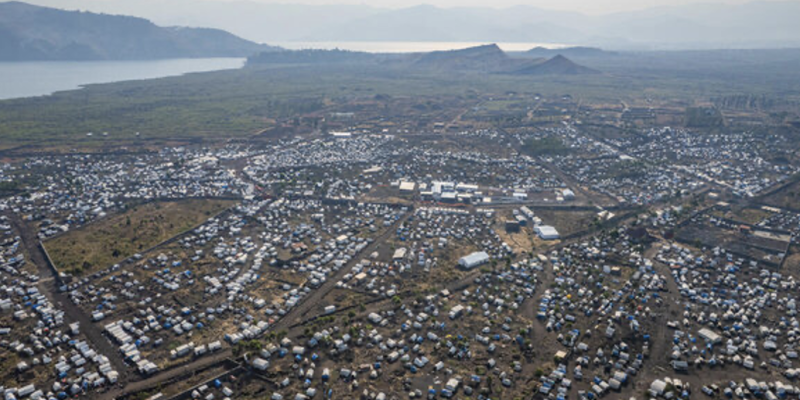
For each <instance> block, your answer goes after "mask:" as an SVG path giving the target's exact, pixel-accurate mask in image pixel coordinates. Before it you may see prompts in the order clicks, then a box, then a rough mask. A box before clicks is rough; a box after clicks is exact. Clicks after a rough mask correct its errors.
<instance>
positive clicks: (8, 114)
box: [0, 52, 800, 147]
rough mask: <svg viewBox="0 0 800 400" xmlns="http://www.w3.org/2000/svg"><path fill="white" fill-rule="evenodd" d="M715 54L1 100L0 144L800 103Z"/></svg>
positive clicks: (783, 87) (298, 75) (363, 70)
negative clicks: (499, 113) (362, 114)
mask: <svg viewBox="0 0 800 400" xmlns="http://www.w3.org/2000/svg"><path fill="white" fill-rule="evenodd" d="M715 57H716V58H715ZM720 57H722V55H715V53H713V52H709V53H708V54H705V53H704V54H697V53H692V52H687V53H683V52H676V53H666V54H661V53H653V54H644V55H643V54H626V55H621V56H615V57H604V58H603V57H601V58H597V59H593V60H592V61H591V63H588V65H587V66H588V67H590V68H593V69H597V70H600V71H603V72H604V74H599V75H581V76H541V77H539V76H513V75H504V74H489V73H478V72H452V71H446V72H445V71H441V72H437V71H435V70H434V71H416V70H415V71H409V70H407V69H401V68H395V67H392V66H384V65H378V66H376V65H322V66H309V65H278V66H258V67H248V68H244V69H241V70H230V71H218V72H209V73H197V74H188V75H185V76H180V77H170V78H162V79H154V80H147V81H134V82H120V83H113V84H102V85H90V86H88V87H87V88H85V89H83V90H77V91H69V92H60V93H57V94H55V95H53V96H46V97H36V98H27V99H17V100H8V101H2V102H0V137H2V138H3V144H4V146H10V145H11V144H16V145H24V144H40V143H42V142H43V141H47V143H52V144H53V145H58V144H68V145H69V146H78V147H80V146H88V145H90V144H98V143H107V142H117V143H119V142H124V143H149V142H150V141H152V140H154V139H176V140H178V139H194V138H201V139H209V140H219V139H220V138H226V139H227V138H231V137H243V136H249V135H253V134H256V133H258V132H261V131H263V130H265V129H268V128H273V127H276V126H278V125H280V124H288V125H292V124H295V123H296V122H297V121H298V120H299V119H302V117H303V116H305V115H308V114H314V113H316V114H317V115H320V114H324V113H325V112H327V111H328V110H330V111H341V109H340V108H337V106H343V105H346V104H349V103H350V102H352V101H354V100H358V99H369V100H375V99H376V98H394V99H397V98H403V97H409V98H415V99H419V104H424V103H425V100H435V101H436V102H437V103H440V104H441V103H444V104H447V102H448V101H450V100H461V101H472V100H473V99H476V98H479V97H480V96H484V95H494V94H501V93H508V92H515V93H527V94H533V93H541V94H543V95H545V96H547V95H551V96H552V95H556V96H560V95H565V94H569V95H570V96H572V98H576V99H580V100H581V101H582V102H583V103H584V104H590V103H595V104H610V103H614V104H617V103H618V102H619V101H625V102H635V101H637V100H640V99H641V98H642V95H643V94H644V95H646V96H647V97H648V98H649V99H652V100H653V101H655V102H668V103H670V104H673V105H677V104H682V105H684V106H685V107H687V109H688V110H689V111H687V114H688V115H687V118H688V119H689V120H690V121H689V122H691V123H695V124H702V125H708V124H712V125H713V124H716V123H719V121H720V118H721V117H720V114H719V113H718V112H717V113H713V112H712V113H711V115H708V116H707V115H706V112H705V110H708V109H705V108H692V106H691V105H692V104H696V102H697V101H708V99H710V98H721V97H723V96H732V95H741V94H747V95H748V96H754V97H758V96H761V95H763V94H765V93H781V94H782V98H783V99H784V100H785V101H787V102H794V101H798V99H799V98H800V79H798V78H800V72H798V70H797V69H790V68H782V69H778V70H775V68H777V67H772V66H770V64H769V60H770V59H769V57H778V55H771V53H768V52H765V53H764V54H763V57H764V60H763V63H760V64H759V63H756V64H753V63H752V62H751V61H748V59H749V58H747V57H749V56H743V57H744V58H743V59H742V60H738V59H734V60H730V59H728V60H727V62H715V61H716V60H717V58H720ZM698 58H700V59H702V61H703V62H702V63H700V62H698ZM776 65H777V64H776ZM519 106H520V104H512V103H503V102H500V101H498V102H489V103H487V105H486V107H487V108H488V109H489V110H491V109H495V108H500V109H503V110H509V109H512V110H513V111H514V112H515V113H518V114H519V116H520V117H521V118H524V117H525V113H524V108H518V107H519ZM529 106H530V105H529ZM712 110H713V109H712ZM778 111H780V110H778ZM515 115H516V114H515ZM787 118H792V117H791V116H789V117H787ZM87 132H94V133H102V132H108V137H107V138H103V137H102V136H100V135H97V134H95V135H94V136H92V137H87V136H86V133H87ZM135 132H141V137H139V138H137V137H136V136H135Z"/></svg>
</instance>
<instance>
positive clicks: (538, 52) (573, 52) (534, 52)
mask: <svg viewBox="0 0 800 400" xmlns="http://www.w3.org/2000/svg"><path fill="white" fill-rule="evenodd" d="M617 54H618V53H615V52H613V51H606V50H603V49H599V48H597V47H580V46H578V47H565V48H561V49H548V48H546V47H541V46H538V47H534V48H532V49H530V50H528V51H526V52H524V53H522V54H520V55H522V56H526V57H529V58H543V57H544V58H546V57H555V56H557V55H562V56H564V57H604V56H613V55H617Z"/></svg>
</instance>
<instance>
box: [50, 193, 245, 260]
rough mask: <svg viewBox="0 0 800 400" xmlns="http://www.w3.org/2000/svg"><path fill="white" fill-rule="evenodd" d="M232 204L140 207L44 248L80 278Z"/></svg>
mask: <svg viewBox="0 0 800 400" xmlns="http://www.w3.org/2000/svg"><path fill="white" fill-rule="evenodd" d="M233 204H234V201H230V200H185V201H168V202H154V203H147V204H143V205H138V206H134V207H132V208H131V209H129V210H128V211H126V212H124V213H121V214H117V215H114V216H110V217H108V218H105V219H103V220H100V221H98V222H96V223H94V224H91V225H88V226H85V227H82V228H80V229H77V230H74V231H71V232H67V233H65V234H63V235H61V236H58V237H56V238H54V239H52V240H49V241H47V242H46V243H45V246H46V247H47V251H48V253H49V254H50V257H52V259H53V262H54V263H55V264H56V267H57V268H59V269H60V270H62V271H66V272H69V273H72V274H76V275H79V274H83V273H87V272H90V271H91V270H94V269H98V268H105V267H108V266H110V265H113V264H114V263H117V262H119V261H122V260H124V259H126V258H128V257H130V256H132V255H134V254H136V253H137V252H141V251H144V250H147V249H149V248H151V247H153V246H155V245H157V244H159V243H161V242H163V241H165V240H167V239H169V238H171V237H173V236H175V235H177V234H179V233H181V232H184V231H186V230H188V229H191V228H193V227H195V226H197V225H199V224H200V223H202V222H203V221H205V220H207V219H208V218H210V217H212V216H214V215H216V214H217V213H219V212H220V211H222V210H224V209H226V208H228V207H230V206H232V205H233Z"/></svg>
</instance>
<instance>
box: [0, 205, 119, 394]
mask: <svg viewBox="0 0 800 400" xmlns="http://www.w3.org/2000/svg"><path fill="white" fill-rule="evenodd" d="M6 215H8V217H9V220H10V221H11V223H12V224H13V225H14V227H15V228H16V229H17V231H18V232H19V233H20V238H21V239H22V246H23V247H24V248H25V251H26V253H28V255H29V256H30V261H31V262H33V264H34V265H36V267H37V268H38V270H39V277H40V278H41V280H40V281H39V290H40V291H41V292H42V293H43V294H44V295H45V296H47V298H48V299H49V300H50V302H52V303H53V304H54V305H55V306H56V308H58V309H59V310H63V311H64V314H65V315H66V320H67V323H72V322H78V323H79V324H80V330H81V333H83V335H84V336H85V337H86V339H87V340H88V341H89V343H91V345H92V347H93V348H94V349H96V350H97V351H98V352H100V353H102V354H103V355H105V356H107V357H108V360H109V362H111V365H112V366H113V367H114V369H115V370H117V372H119V382H120V383H121V384H124V383H125V382H127V380H128V379H129V372H130V371H129V370H128V366H127V364H126V363H125V362H124V361H123V359H122V355H121V354H120V352H119V349H117V347H116V346H115V345H114V344H112V343H111V341H110V340H109V339H108V338H107V337H105V336H104V335H103V332H102V331H101V330H100V328H98V327H97V326H95V325H94V324H93V323H92V320H91V318H90V317H89V316H88V315H86V313H84V312H83V310H81V309H80V307H78V306H77V305H75V304H74V303H73V302H72V301H70V300H69V297H68V296H67V295H66V294H64V293H62V292H60V291H59V290H58V287H57V285H58V283H57V282H59V279H58V277H57V276H55V274H54V271H53V269H51V268H50V267H49V266H48V265H49V263H48V261H47V257H46V256H45V253H44V250H43V249H42V247H41V245H40V243H39V238H38V237H37V236H36V234H35V233H34V232H35V231H34V229H32V228H31V227H30V226H28V224H27V223H25V221H23V220H22V219H21V218H20V217H19V216H18V215H16V214H14V213H7V214H6Z"/></svg>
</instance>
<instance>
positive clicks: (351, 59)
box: [247, 44, 599, 75]
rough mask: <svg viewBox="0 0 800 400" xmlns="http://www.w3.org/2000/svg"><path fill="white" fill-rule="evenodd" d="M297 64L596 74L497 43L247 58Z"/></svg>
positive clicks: (269, 54)
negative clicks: (458, 47)
mask: <svg viewBox="0 0 800 400" xmlns="http://www.w3.org/2000/svg"><path fill="white" fill-rule="evenodd" d="M274 64H284V65H285V64H296V65H321V66H332V65H341V64H350V65H362V66H363V65H373V66H374V65H381V66H383V67H391V68H395V69H396V70H397V71H439V72H471V73H492V74H514V75H587V74H597V73H599V72H598V71H595V70H593V69H591V68H587V67H584V66H582V65H578V64H576V63H574V62H573V61H571V60H570V59H568V58H566V57H564V56H562V55H560V54H559V55H557V56H555V57H553V58H550V59H534V60H532V59H530V58H519V57H510V56H509V55H508V54H507V53H505V52H504V51H503V50H502V49H500V47H498V46H497V45H496V44H487V45H483V46H476V47H470V48H466V49H461V50H450V51H433V52H429V53H413V54H398V53H394V54H376V53H364V52H356V51H346V50H338V49H337V50H285V51H280V52H263V53H259V54H256V55H253V56H251V57H249V58H248V59H247V65H248V66H250V67H257V66H259V65H274Z"/></svg>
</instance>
